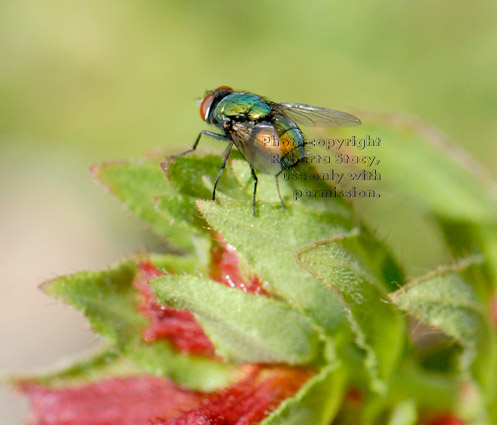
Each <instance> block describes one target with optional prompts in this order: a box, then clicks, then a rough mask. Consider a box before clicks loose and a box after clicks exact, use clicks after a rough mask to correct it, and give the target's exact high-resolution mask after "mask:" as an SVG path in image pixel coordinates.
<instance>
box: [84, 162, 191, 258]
mask: <svg viewBox="0 0 497 425" xmlns="http://www.w3.org/2000/svg"><path fill="white" fill-rule="evenodd" d="M92 174H93V176H94V177H95V178H96V179H97V180H98V181H99V182H100V183H102V184H103V185H104V186H105V187H106V188H107V189H108V190H109V191H110V192H111V193H113V194H114V195H115V196H116V197H117V198H118V199H119V200H120V201H121V202H123V203H124V204H125V205H126V206H127V207H128V208H129V209H130V210H131V211H132V212H133V213H134V214H136V215H137V216H138V217H140V218H142V219H143V220H145V221H146V222H147V223H148V224H149V225H150V226H151V228H152V229H153V230H154V231H155V232H157V233H158V234H159V235H161V236H165V237H166V238H168V239H170V240H171V241H172V242H173V243H174V244H175V245H176V246H178V247H179V248H181V249H184V250H186V251H189V252H192V251H194V240H192V237H190V236H189V235H185V232H184V231H183V230H182V229H179V228H178V227H177V226H176V224H175V223H174V222H171V219H167V220H166V219H164V216H163V215H162V214H160V212H158V211H157V209H156V205H155V204H156V200H155V199H156V198H157V197H158V196H164V195H167V196H175V191H174V190H173V189H172V188H171V187H170V185H168V183H167V181H166V179H165V177H164V174H163V172H162V170H161V168H160V165H159V161H154V160H150V161H140V162H138V161H136V162H133V161H128V162H109V163H104V164H101V165H96V166H93V167H92ZM187 216H189V215H187Z"/></svg>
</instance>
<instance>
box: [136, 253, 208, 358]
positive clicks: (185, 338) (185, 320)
mask: <svg viewBox="0 0 497 425" xmlns="http://www.w3.org/2000/svg"><path fill="white" fill-rule="evenodd" d="M138 267H139V271H138V273H137V275H136V276H135V279H134V281H133V285H134V286H135V288H136V289H137V290H138V291H139V292H140V294H141V303H140V305H139V307H138V310H139V311H140V312H141V313H143V314H144V315H145V316H147V317H148V319H149V324H148V326H147V327H146V328H145V329H144V332H143V338H144V339H145V341H148V342H151V341H156V340H158V339H167V340H169V341H171V342H172V343H173V344H174V345H175V346H176V347H177V348H178V350H180V351H182V352H184V353H191V354H200V355H204V356H209V357H214V346H213V345H212V343H211V342H210V341H209V338H207V335H205V333H204V331H203V329H202V327H201V326H200V325H199V324H198V322H197V320H196V319H195V317H194V316H193V314H192V313H190V312H188V311H179V310H175V309H173V308H171V307H168V306H163V305H160V304H159V303H158V302H157V299H156V297H155V295H154V293H153V292H152V289H151V288H150V286H149V284H148V281H149V280H150V279H152V278H154V277H158V276H161V275H163V274H165V273H162V272H161V271H160V270H158V269H157V268H156V267H155V266H154V265H153V264H152V263H151V262H145V261H142V262H140V264H139V265H138Z"/></svg>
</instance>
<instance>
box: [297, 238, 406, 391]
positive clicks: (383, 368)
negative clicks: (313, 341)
mask: <svg viewBox="0 0 497 425" xmlns="http://www.w3.org/2000/svg"><path fill="white" fill-rule="evenodd" d="M373 247H376V249H375V250H372V251H370V250H371V249H372V248H373ZM297 258H298V262H299V264H300V265H301V266H302V267H303V268H304V269H306V270H307V271H308V272H309V273H311V274H312V275H313V276H314V277H315V278H317V279H319V280H320V281H321V282H322V283H324V284H325V285H326V286H327V287H329V288H331V289H333V290H334V291H336V293H337V294H339V296H340V299H341V300H342V302H343V304H344V306H345V309H346V311H347V313H348V314H347V316H348V318H349V321H350V323H351V326H352V330H353V331H354V334H355V337H356V342H357V344H358V345H359V347H361V348H362V349H363V350H364V351H365V353H366V358H365V366H366V369H367V371H368V373H369V374H370V377H371V386H372V388H373V390H375V391H377V392H378V393H384V392H385V391H386V389H387V381H388V379H389V376H390V374H391V372H392V370H393V368H394V367H395V364H396V361H397V358H398V356H399V354H400V349H401V347H402V343H403V331H404V326H403V321H402V320H401V317H400V314H399V313H398V311H397V310H396V308H395V307H394V306H393V305H392V304H391V303H390V301H389V300H388V297H387V288H388V285H387V282H386V281H385V278H386V276H385V274H384V265H383V264H384V260H385V258H388V257H385V254H384V253H382V252H381V250H380V249H379V248H378V244H377V243H376V242H373V241H372V240H371V239H370V237H367V236H363V235H361V234H359V233H358V232H353V233H350V234H348V235H340V236H336V237H333V238H331V239H329V240H327V241H323V242H318V243H315V244H314V245H312V246H310V247H308V248H305V249H303V250H301V251H299V252H298V253H297ZM378 260H380V261H378ZM387 264H390V261H388V262H387ZM388 284H389V282H388Z"/></svg>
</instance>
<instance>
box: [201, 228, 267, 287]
mask: <svg viewBox="0 0 497 425" xmlns="http://www.w3.org/2000/svg"><path fill="white" fill-rule="evenodd" d="M215 237H216V243H214V244H213V247H212V250H211V268H210V271H209V275H210V277H211V279H212V280H215V281H216V282H219V283H222V284H223V285H226V286H229V287H231V288H237V289H240V290H242V291H244V292H247V293H249V294H261V295H266V296H267V295H268V294H267V293H266V292H265V291H264V289H263V288H262V284H261V282H260V281H259V279H258V278H257V277H252V278H244V277H243V276H242V273H241V271H240V266H239V261H238V257H237V256H236V249H235V248H234V247H233V246H231V245H230V244H228V243H226V242H225V241H224V239H223V238H222V236H221V235H220V234H218V233H216V235H215Z"/></svg>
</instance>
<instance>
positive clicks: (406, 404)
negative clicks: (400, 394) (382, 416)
mask: <svg viewBox="0 0 497 425" xmlns="http://www.w3.org/2000/svg"><path fill="white" fill-rule="evenodd" d="M417 422H418V412H417V411H416V402H415V401H414V400H412V399H410V400H403V401H401V402H399V403H397V404H396V405H395V407H394V408H393V409H392V414H391V416H390V420H389V421H388V425H415V424H416V423H417Z"/></svg>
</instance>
